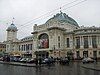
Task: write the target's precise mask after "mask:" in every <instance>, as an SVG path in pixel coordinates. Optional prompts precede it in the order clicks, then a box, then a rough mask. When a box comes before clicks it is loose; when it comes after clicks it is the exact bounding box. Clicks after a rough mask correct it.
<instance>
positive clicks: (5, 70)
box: [0, 62, 100, 75]
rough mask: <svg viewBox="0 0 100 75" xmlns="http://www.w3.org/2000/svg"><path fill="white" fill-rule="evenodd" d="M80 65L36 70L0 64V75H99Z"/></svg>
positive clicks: (75, 63) (72, 64)
mask: <svg viewBox="0 0 100 75" xmlns="http://www.w3.org/2000/svg"><path fill="white" fill-rule="evenodd" d="M81 65H82V63H78V62H74V63H70V64H69V65H64V66H63V65H59V64H56V65H55V66H54V65H53V66H50V67H49V66H44V67H38V68H36V67H24V66H13V65H7V64H0V75H100V71H94V70H90V69H85V68H82V67H81ZM91 65H92V64H91Z"/></svg>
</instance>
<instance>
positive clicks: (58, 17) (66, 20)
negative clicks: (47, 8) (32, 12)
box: [46, 12, 79, 27]
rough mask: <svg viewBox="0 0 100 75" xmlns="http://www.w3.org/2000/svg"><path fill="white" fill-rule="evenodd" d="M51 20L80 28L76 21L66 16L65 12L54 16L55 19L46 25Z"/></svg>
mask: <svg viewBox="0 0 100 75" xmlns="http://www.w3.org/2000/svg"><path fill="white" fill-rule="evenodd" d="M51 20H57V21H59V22H60V23H69V24H71V25H75V26H78V23H77V22H76V21H75V20H74V19H72V18H71V17H69V16H68V15H66V13H63V12H60V13H57V14H56V15H54V17H52V18H50V19H49V20H48V21H47V22H46V23H48V22H49V21H51ZM78 27H79V26H78Z"/></svg>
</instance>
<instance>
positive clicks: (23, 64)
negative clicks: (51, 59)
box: [0, 61, 43, 67]
mask: <svg viewBox="0 0 100 75" xmlns="http://www.w3.org/2000/svg"><path fill="white" fill-rule="evenodd" d="M0 64H7V65H14V66H25V67H42V66H43V65H41V66H40V65H38V66H36V65H35V64H29V63H20V62H3V61H0Z"/></svg>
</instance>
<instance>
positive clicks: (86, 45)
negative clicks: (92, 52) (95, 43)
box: [83, 36, 89, 48]
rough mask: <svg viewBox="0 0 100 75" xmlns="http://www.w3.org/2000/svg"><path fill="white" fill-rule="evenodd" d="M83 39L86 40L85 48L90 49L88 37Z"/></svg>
mask: <svg viewBox="0 0 100 75" xmlns="http://www.w3.org/2000/svg"><path fill="white" fill-rule="evenodd" d="M83 38H84V48H89V45H88V36H85V37H83Z"/></svg>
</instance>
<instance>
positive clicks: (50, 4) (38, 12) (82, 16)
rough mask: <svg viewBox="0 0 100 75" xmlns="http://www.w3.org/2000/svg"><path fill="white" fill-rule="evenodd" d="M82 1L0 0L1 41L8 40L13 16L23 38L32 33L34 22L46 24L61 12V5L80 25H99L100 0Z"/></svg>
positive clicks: (19, 35)
mask: <svg viewBox="0 0 100 75" xmlns="http://www.w3.org/2000/svg"><path fill="white" fill-rule="evenodd" d="M81 1H84V0H76V1H75V0H0V41H5V40H6V29H7V27H8V26H9V25H10V24H11V22H12V18H13V17H14V18H15V19H14V23H15V25H16V26H17V28H18V38H19V39H21V38H23V37H25V36H28V35H31V32H32V31H33V29H32V28H33V26H34V24H38V25H40V24H44V23H45V22H46V21H47V20H48V19H49V18H51V17H52V16H53V15H55V14H56V13H59V11H60V9H59V8H60V7H61V10H62V12H64V13H66V14H67V15H69V16H70V17H72V18H73V19H74V20H75V21H76V22H78V24H79V26H82V25H84V26H97V27H99V26H100V0H85V1H84V2H81ZM70 2H72V3H70ZM68 3H69V4H68ZM77 4H78V5H77ZM74 5H76V6H74ZM72 6H73V7H72ZM69 7H70V8H69ZM50 11H51V12H50ZM48 12H50V13H48ZM47 13H48V14H47ZM36 18H38V19H36ZM27 22H28V23H27ZM7 23H8V24H7Z"/></svg>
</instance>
